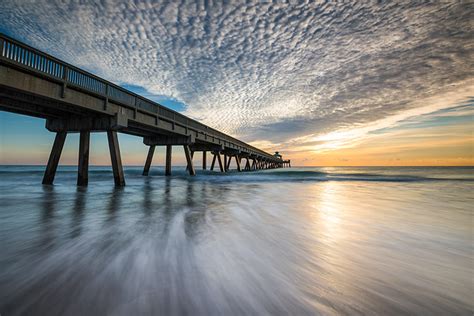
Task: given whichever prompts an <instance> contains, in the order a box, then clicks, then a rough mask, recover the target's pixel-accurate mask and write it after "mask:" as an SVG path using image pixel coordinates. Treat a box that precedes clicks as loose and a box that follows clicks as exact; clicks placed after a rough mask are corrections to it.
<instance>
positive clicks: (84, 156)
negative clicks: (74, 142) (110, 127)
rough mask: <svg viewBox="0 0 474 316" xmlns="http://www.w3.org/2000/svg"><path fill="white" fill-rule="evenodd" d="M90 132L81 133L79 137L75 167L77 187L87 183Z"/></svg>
mask: <svg viewBox="0 0 474 316" xmlns="http://www.w3.org/2000/svg"><path fill="white" fill-rule="evenodd" d="M90 138H91V132H90V131H81V133H80V136H79V163H78V167H77V185H79V186H82V185H84V186H85V185H87V184H88V183H89V144H90Z"/></svg>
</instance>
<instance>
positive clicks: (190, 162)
mask: <svg viewBox="0 0 474 316" xmlns="http://www.w3.org/2000/svg"><path fill="white" fill-rule="evenodd" d="M183 149H184V155H185V156H186V161H187V163H188V168H187V170H188V171H189V174H190V175H191V176H195V175H196V171H195V170H194V166H193V156H192V152H191V150H190V149H189V146H188V145H183Z"/></svg>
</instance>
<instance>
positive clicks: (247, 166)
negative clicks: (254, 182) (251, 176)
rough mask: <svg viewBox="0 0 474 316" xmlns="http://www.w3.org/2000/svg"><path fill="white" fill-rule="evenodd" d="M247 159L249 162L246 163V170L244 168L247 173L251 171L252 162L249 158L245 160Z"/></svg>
mask: <svg viewBox="0 0 474 316" xmlns="http://www.w3.org/2000/svg"><path fill="white" fill-rule="evenodd" d="M245 159H247V162H246V163H245V168H244V170H245V171H250V161H249V159H248V158H245Z"/></svg>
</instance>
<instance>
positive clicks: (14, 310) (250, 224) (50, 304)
mask: <svg viewBox="0 0 474 316" xmlns="http://www.w3.org/2000/svg"><path fill="white" fill-rule="evenodd" d="M43 170H44V166H0V247H1V249H0V314H1V315H2V316H10V315H242V314H245V315H269V314H271V315H319V314H321V315H340V314H346V315H361V314H364V315H367V314H368V315H370V314H372V315H400V314H412V315H448V314H449V315H472V312H473V304H472V299H473V297H474V291H473V281H472V280H473V279H472V278H473V275H474V274H473V262H474V258H473V253H474V252H473V206H474V194H473V193H474V168H471V167H465V168H457V167H446V168H441V167H440V168H425V167H404V168H398V167H397V168H396V167H390V168H388V167H387V168H378V167H377V168H375V167H370V168H362V167H361V168H342V167H341V168H291V169H289V168H288V169H276V170H265V171H258V172H242V173H237V172H230V173H228V174H220V173H217V172H210V171H207V172H206V171H202V170H197V173H198V175H197V176H196V177H194V178H191V177H189V176H186V173H185V170H184V168H179V167H178V168H175V169H173V172H174V175H173V176H172V177H165V176H163V174H164V170H163V168H160V167H155V166H153V167H152V170H151V172H150V176H149V177H143V176H141V171H142V168H141V167H126V168H125V177H126V182H127V185H126V186H125V187H124V188H115V187H114V184H113V176H112V171H111V168H110V167H91V168H90V178H89V186H88V187H85V188H81V187H76V185H75V183H76V173H77V170H76V167H72V166H71V167H67V166H60V167H59V170H58V173H57V175H56V180H55V185H54V186H43V185H41V179H42V175H43Z"/></svg>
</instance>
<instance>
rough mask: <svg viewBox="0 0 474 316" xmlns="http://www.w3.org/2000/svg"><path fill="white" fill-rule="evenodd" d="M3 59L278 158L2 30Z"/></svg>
mask: <svg viewBox="0 0 474 316" xmlns="http://www.w3.org/2000/svg"><path fill="white" fill-rule="evenodd" d="M0 58H2V59H4V60H8V62H10V63H13V64H16V65H17V66H19V67H20V68H22V69H25V70H28V71H31V72H35V73H39V74H41V75H42V76H45V77H47V78H49V79H50V80H53V81H55V82H59V83H61V84H63V85H64V86H68V87H74V88H75V89H79V90H81V91H84V92H86V93H88V94H92V95H94V96H99V97H102V98H104V99H108V100H112V101H113V102H115V103H118V104H120V105H123V106H126V107H128V108H131V109H134V110H136V111H137V110H139V111H142V112H145V113H149V114H152V115H154V116H156V117H158V118H159V119H161V120H164V121H168V122H171V123H173V124H177V125H180V126H182V127H185V128H186V130H194V131H196V132H198V133H202V134H204V135H206V136H208V137H214V139H216V140H221V141H222V142H224V145H225V143H226V142H227V143H230V144H233V145H236V146H237V147H239V149H240V150H244V151H247V152H250V153H252V154H257V155H261V156H263V157H267V158H271V159H273V160H274V159H275V157H274V156H273V155H271V154H269V153H267V152H265V151H262V150H260V149H258V148H256V147H254V146H251V145H249V144H247V143H245V142H242V141H240V140H238V139H236V138H234V137H232V136H229V135H227V134H224V133H222V132H219V131H218V130H216V129H213V128H212V127H209V126H207V125H204V124H202V123H200V122H198V121H196V120H193V119H191V118H188V117H186V116H185V115H183V114H181V113H179V112H176V111H173V110H171V109H169V108H166V107H164V106H162V105H160V104H159V103H157V102H154V101H151V100H149V99H147V98H144V97H142V96H140V95H138V94H136V93H133V92H131V91H129V90H126V89H124V88H122V87H120V86H118V85H116V84H114V83H112V82H110V81H107V80H104V79H102V78H100V77H97V76H95V75H93V74H91V73H89V72H87V71H84V70H82V69H79V68H77V67H75V66H73V65H70V64H68V63H66V62H64V61H61V60H59V59H57V58H55V57H53V56H50V55H48V54H46V53H44V52H41V51H39V50H37V49H35V48H33V47H31V46H28V45H26V44H24V43H21V42H18V41H16V40H15V39H12V38H10V37H8V36H6V35H4V34H1V33H0Z"/></svg>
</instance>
